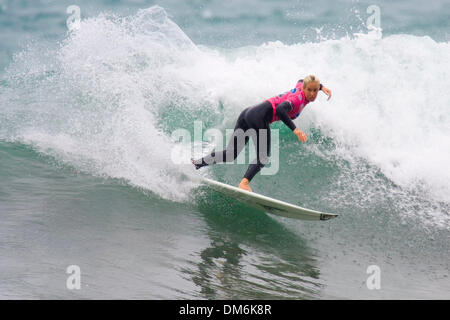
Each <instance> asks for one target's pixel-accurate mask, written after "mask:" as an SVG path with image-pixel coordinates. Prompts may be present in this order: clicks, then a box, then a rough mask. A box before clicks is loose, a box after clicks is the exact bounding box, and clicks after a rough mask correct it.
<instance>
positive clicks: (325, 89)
mask: <svg viewBox="0 0 450 320" xmlns="http://www.w3.org/2000/svg"><path fill="white" fill-rule="evenodd" d="M322 91H323V92H325V94H326V95H327V96H328V99H327V101H328V100H330V99H331V90H330V89H328V88H325V87H324V86H323V85H322Z"/></svg>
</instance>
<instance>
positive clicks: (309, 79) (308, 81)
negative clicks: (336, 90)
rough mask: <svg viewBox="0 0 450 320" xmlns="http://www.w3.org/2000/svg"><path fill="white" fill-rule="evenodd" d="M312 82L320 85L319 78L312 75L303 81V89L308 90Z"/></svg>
mask: <svg viewBox="0 0 450 320" xmlns="http://www.w3.org/2000/svg"><path fill="white" fill-rule="evenodd" d="M311 82H317V83H319V84H320V80H319V78H317V77H316V76H315V75H312V74H310V75H309V76H307V77H306V78H305V79H303V88H306V86H307V85H308V84H309V83H311Z"/></svg>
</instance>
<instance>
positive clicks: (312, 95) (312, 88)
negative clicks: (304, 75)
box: [303, 82, 320, 101]
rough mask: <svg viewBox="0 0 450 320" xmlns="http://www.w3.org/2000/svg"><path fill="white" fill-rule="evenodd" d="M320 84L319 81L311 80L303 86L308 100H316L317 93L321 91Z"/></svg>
mask: <svg viewBox="0 0 450 320" xmlns="http://www.w3.org/2000/svg"><path fill="white" fill-rule="evenodd" d="M319 87H320V84H319V82H310V83H308V84H307V85H306V87H305V88H303V91H304V92H305V96H306V100H308V101H314V100H316V97H317V93H318V92H319Z"/></svg>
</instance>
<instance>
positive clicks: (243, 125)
mask: <svg viewBox="0 0 450 320" xmlns="http://www.w3.org/2000/svg"><path fill="white" fill-rule="evenodd" d="M320 90H322V91H323V92H324V93H325V94H326V95H328V100H330V98H331V91H330V90H329V89H327V88H325V86H323V85H322V84H321V83H320V81H319V79H318V78H317V77H316V76H314V75H309V76H307V77H306V78H305V79H300V80H299V81H298V82H297V85H296V86H295V88H294V89H292V90H290V91H287V92H285V93H282V94H280V95H278V96H275V97H272V98H270V99H267V100H265V101H263V102H262V103H260V104H257V105H255V106H251V107H248V108H246V109H244V110H243V111H242V112H241V114H240V115H239V117H238V119H237V121H236V126H235V128H234V132H233V135H232V136H231V138H230V141H229V142H228V145H227V147H226V149H225V150H223V151H219V152H215V151H213V152H212V153H211V154H209V155H207V156H206V157H203V158H201V159H198V160H194V159H192V163H193V164H194V166H195V168H196V169H200V168H201V167H204V166H207V165H210V164H215V163H220V162H231V161H234V160H235V159H236V158H237V156H238V155H239V153H240V152H241V151H242V149H243V148H244V147H245V145H246V144H247V142H248V139H249V137H252V140H253V143H254V144H255V147H256V155H257V158H256V162H255V161H252V163H250V165H249V166H248V169H247V171H246V172H245V175H244V177H243V178H242V181H241V182H240V183H239V188H241V189H244V190H247V191H250V192H251V191H252V189H251V188H250V185H249V184H250V181H251V180H252V179H253V177H254V176H255V175H256V174H257V173H258V172H259V171H260V170H261V168H262V167H264V165H265V164H266V163H267V162H268V160H269V157H270V126H269V125H270V124H271V123H272V122H275V121H279V120H281V121H283V123H284V124H285V125H286V126H288V127H289V128H290V129H291V130H292V132H293V133H294V134H295V135H296V136H297V138H298V140H299V141H300V142H306V141H307V140H308V137H307V135H306V134H305V133H304V132H303V131H301V130H300V129H298V128H297V127H296V126H295V124H294V122H292V120H293V119H295V118H297V117H298V116H299V115H300V113H301V112H302V110H303V109H304V108H305V107H306V105H307V104H308V103H310V102H312V101H314V100H315V99H316V97H317V93H318V92H319V91H320Z"/></svg>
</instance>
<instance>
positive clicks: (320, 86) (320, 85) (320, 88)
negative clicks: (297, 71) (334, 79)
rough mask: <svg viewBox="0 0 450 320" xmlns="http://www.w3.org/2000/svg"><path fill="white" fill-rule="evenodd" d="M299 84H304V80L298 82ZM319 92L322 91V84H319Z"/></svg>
mask: <svg viewBox="0 0 450 320" xmlns="http://www.w3.org/2000/svg"><path fill="white" fill-rule="evenodd" d="M299 82H301V83H303V79H300V80H298V81H297V83H299ZM319 90H322V84H321V83H319Z"/></svg>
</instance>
